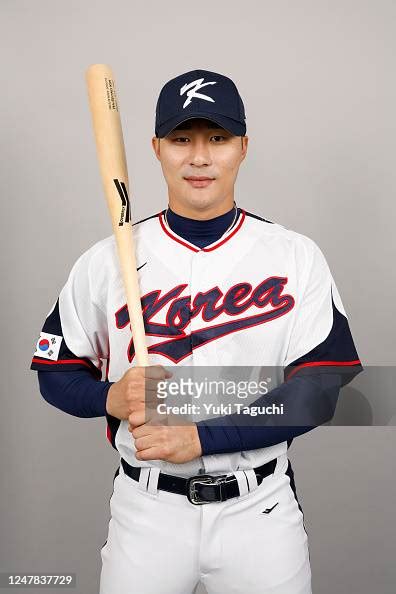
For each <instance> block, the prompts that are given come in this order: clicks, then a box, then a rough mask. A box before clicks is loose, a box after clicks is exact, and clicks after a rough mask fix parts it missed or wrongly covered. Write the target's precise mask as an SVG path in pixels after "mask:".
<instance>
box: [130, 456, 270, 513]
mask: <svg viewBox="0 0 396 594" xmlns="http://www.w3.org/2000/svg"><path fill="white" fill-rule="evenodd" d="M121 464H122V467H123V469H124V472H125V474H127V475H128V476H129V477H130V478H132V479H134V480H135V481H138V480H139V476H140V466H131V465H130V464H128V462H126V460H124V458H121ZM275 468H276V458H275V459H274V460H271V461H270V462H267V463H266V464H263V465H262V466H258V467H257V468H254V469H253V470H254V472H255V473H256V477H257V484H258V485H260V483H261V482H262V480H263V479H264V478H265V477H266V476H268V475H270V474H273V472H274V470H275ZM158 489H161V490H163V491H169V492H170V493H178V494H179V495H185V496H186V497H187V499H188V500H189V501H190V502H191V503H193V504H194V505H202V504H203V503H213V502H215V501H226V500H227V499H231V497H238V496H239V495H240V492H239V486H238V481H237V478H236V476H235V475H233V474H231V475H229V476H227V475H226V474H221V475H218V476H214V475H210V474H196V475H195V476H191V477H189V478H187V479H186V478H183V477H180V476H174V475H172V474H165V473H163V472H160V474H159V476H158Z"/></svg>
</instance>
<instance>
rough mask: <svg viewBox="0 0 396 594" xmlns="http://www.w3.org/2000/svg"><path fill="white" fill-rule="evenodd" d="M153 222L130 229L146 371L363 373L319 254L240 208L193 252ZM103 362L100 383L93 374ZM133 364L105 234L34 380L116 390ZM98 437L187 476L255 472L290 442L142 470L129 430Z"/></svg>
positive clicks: (39, 355) (64, 303)
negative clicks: (92, 381) (59, 373)
mask: <svg viewBox="0 0 396 594" xmlns="http://www.w3.org/2000/svg"><path fill="white" fill-rule="evenodd" d="M164 212H165V211H161V212H159V213H157V214H155V215H153V216H151V217H148V218H146V219H143V220H142V221H139V222H137V223H135V224H134V227H133V228H134V239H135V247H136V259H137V267H138V275H139V284H140V292H141V302H142V308H143V315H144V322H145V329H146V341H147V346H148V352H149V362H150V364H158V363H159V364H162V365H164V366H172V365H176V366H180V365H189V366H213V365H215V366H218V367H223V366H225V367H227V366H255V367H257V368H260V366H268V367H272V366H273V367H279V369H282V370H285V374H286V375H287V374H288V373H289V374H290V373H293V374H294V373H296V372H298V370H299V369H300V368H302V367H304V366H307V365H309V366H315V365H321V366H322V365H326V366H327V365H328V366H331V365H336V364H337V365H348V366H349V365H351V366H356V365H359V364H360V361H359V358H358V355H357V353H356V349H355V346H354V343H353V339H352V336H351V333H350V330H349V326H348V321H347V316H346V313H345V309H344V307H343V304H342V302H341V298H340V295H339V293H338V290H337V287H336V285H335V282H334V279H333V277H332V274H331V272H330V270H329V267H328V265H327V263H326V260H325V257H324V256H323V254H322V252H321V250H320V249H319V247H318V246H317V245H316V243H315V242H314V241H313V240H312V239H310V238H308V237H306V236H305V235H302V234H300V233H297V232H295V231H291V230H289V229H286V228H285V227H283V226H282V225H280V224H277V223H272V222H270V221H267V220H265V219H263V218H261V217H259V216H257V215H255V214H252V213H249V212H247V211H245V210H243V209H240V211H239V216H238V219H237V221H236V223H235V224H234V226H233V227H232V228H231V229H229V230H228V231H227V232H226V233H225V234H224V235H223V236H222V237H221V238H220V239H219V240H217V241H215V242H214V243H212V244H210V245H208V246H207V247H205V248H203V249H200V248H198V247H196V246H195V245H193V244H191V243H189V242H188V241H186V240H185V239H183V238H181V237H180V236H178V235H176V234H175V233H174V232H173V231H172V230H171V229H170V227H169V226H168V225H167V223H166V221H165V219H164V216H163V215H164ZM102 361H106V373H105V374H102ZM133 365H136V359H135V356H134V345H133V340H132V338H131V330H130V327H129V317H128V308H127V305H126V300H125V293H124V288H123V281H122V277H121V273H120V267H119V263H118V257H117V250H116V244H115V238H114V235H111V236H109V237H106V238H105V239H103V240H101V241H98V242H97V243H95V244H94V245H93V246H92V247H91V248H89V249H88V250H87V251H86V252H84V253H83V254H82V255H81V257H80V258H78V260H77V261H76V263H75V264H74V266H73V267H72V270H71V272H70V275H69V278H68V279H67V282H66V284H65V285H64V287H63V288H62V290H61V292H60V294H59V298H58V299H57V300H56V302H55V303H54V305H53V307H52V308H51V311H50V312H49V313H48V315H47V318H46V320H45V323H44V326H43V332H42V334H41V336H40V338H39V340H38V342H37V348H36V352H35V353H34V357H33V360H32V364H31V369H36V370H48V369H56V370H59V369H64V370H66V371H67V370H74V369H83V368H88V369H90V370H91V371H92V373H94V374H95V375H96V377H98V378H101V377H103V376H104V375H105V377H106V378H107V379H108V380H110V381H117V380H119V379H120V378H121V377H122V375H123V374H124V373H125V372H126V371H127V369H128V368H130V367H131V366H133ZM106 419H107V437H108V439H109V441H110V442H111V444H112V445H113V447H115V448H116V449H117V450H118V452H119V453H120V455H121V456H122V457H123V458H124V459H125V460H126V461H127V462H128V463H129V464H131V465H133V466H157V467H159V468H160V470H161V471H163V472H165V473H168V474H177V475H180V476H184V477H187V476H191V475H195V474H197V473H198V472H199V471H202V470H204V471H205V472H209V473H216V472H219V473H222V472H229V471H233V470H237V469H238V468H239V469H244V468H252V467H256V466H259V465H261V464H264V463H265V462H267V461H269V460H272V459H273V458H276V457H278V456H280V455H282V454H284V453H285V452H286V451H287V448H288V446H289V445H290V444H289V443H288V442H286V441H285V442H282V443H278V444H276V445H273V446H270V447H264V448H259V449H255V450H249V451H242V452H233V453H223V454H215V455H208V456H202V457H200V458H196V459H194V460H192V461H190V462H187V463H184V464H173V463H170V462H166V461H162V460H150V461H139V460H136V458H135V456H134V453H135V451H136V449H135V447H134V440H133V437H132V435H131V433H130V432H129V431H128V421H126V420H123V421H120V420H118V419H115V418H114V417H110V416H109V415H106Z"/></svg>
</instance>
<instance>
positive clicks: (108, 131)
mask: <svg viewBox="0 0 396 594" xmlns="http://www.w3.org/2000/svg"><path fill="white" fill-rule="evenodd" d="M86 81H87V86H88V97H89V106H90V110H91V115H92V122H93V129H94V134H95V140H96V150H97V155H98V160H99V166H100V173H101V177H102V182H103V187H104V191H105V195H106V200H107V205H108V207H109V211H110V216H111V222H112V225H113V232H114V235H115V240H116V244H117V252H118V259H119V262H120V268H121V274H122V278H123V282H124V288H125V294H126V301H127V305H128V312H129V320H130V322H131V330H132V337H133V343H134V347H135V356H136V360H137V364H138V365H141V366H147V365H148V364H149V363H148V352H147V345H146V335H145V330H144V322H143V314H142V306H141V301H140V287H139V280H138V275H137V270H136V256H135V245H134V240H133V233H132V222H131V211H130V202H129V182H128V170H127V161H126V157H125V147H124V139H123V135H122V125H121V118H120V112H119V109H118V99H117V94H116V87H115V81H114V76H113V73H112V70H111V68H110V67H109V66H106V65H105V64H93V65H92V66H90V67H89V68H88V69H87V71H86Z"/></svg>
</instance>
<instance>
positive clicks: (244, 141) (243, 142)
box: [241, 136, 249, 161]
mask: <svg viewBox="0 0 396 594" xmlns="http://www.w3.org/2000/svg"><path fill="white" fill-rule="evenodd" d="M248 144H249V136H241V148H242V155H241V161H243V159H244V158H245V157H246V153H247V147H248Z"/></svg>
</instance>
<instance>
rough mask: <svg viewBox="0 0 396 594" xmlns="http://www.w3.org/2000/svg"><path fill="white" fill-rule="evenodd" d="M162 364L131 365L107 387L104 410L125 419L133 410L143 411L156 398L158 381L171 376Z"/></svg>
mask: <svg viewBox="0 0 396 594" xmlns="http://www.w3.org/2000/svg"><path fill="white" fill-rule="evenodd" d="M172 375H173V374H172V373H171V372H170V371H167V370H166V369H165V368H164V367H162V365H148V366H147V367H131V368H130V369H128V370H127V371H126V372H125V373H124V375H123V376H122V378H121V379H120V380H118V382H114V384H113V385H112V386H111V387H110V388H109V391H108V392H107V399H106V411H107V413H108V414H109V415H111V416H113V417H116V418H117V419H121V420H122V419H127V418H128V417H129V415H130V414H131V413H133V412H137V411H143V413H144V409H145V406H147V405H149V403H150V402H152V401H153V402H155V401H156V400H157V388H158V382H160V381H163V380H165V379H169V378H170V377H172Z"/></svg>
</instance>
